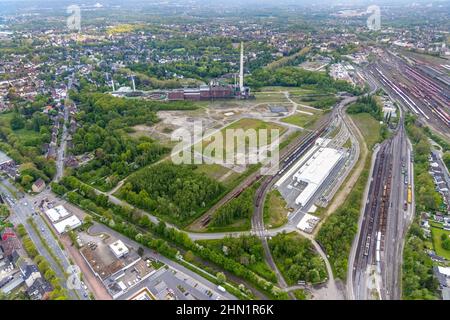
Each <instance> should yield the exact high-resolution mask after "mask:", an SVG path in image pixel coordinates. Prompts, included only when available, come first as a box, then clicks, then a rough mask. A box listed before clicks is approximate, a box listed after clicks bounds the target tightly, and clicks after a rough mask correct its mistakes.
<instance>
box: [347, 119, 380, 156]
mask: <svg viewBox="0 0 450 320" xmlns="http://www.w3.org/2000/svg"><path fill="white" fill-rule="evenodd" d="M350 116H351V118H352V119H353V121H354V122H355V124H356V125H357V126H358V128H359V130H361V133H362V135H363V136H364V139H365V140H366V143H367V148H368V149H369V150H372V148H373V147H374V146H375V144H377V143H378V142H379V141H380V139H381V135H380V127H381V125H380V123H379V122H378V121H377V120H375V119H374V118H373V117H372V116H371V115H370V114H368V113H358V114H352V115H350Z"/></svg>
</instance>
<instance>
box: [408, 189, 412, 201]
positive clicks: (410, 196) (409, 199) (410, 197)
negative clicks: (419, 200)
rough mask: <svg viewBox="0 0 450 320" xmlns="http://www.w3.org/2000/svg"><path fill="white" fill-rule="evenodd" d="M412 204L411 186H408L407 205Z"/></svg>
mask: <svg viewBox="0 0 450 320" xmlns="http://www.w3.org/2000/svg"><path fill="white" fill-rule="evenodd" d="M411 202H412V189H411V185H408V203H411Z"/></svg>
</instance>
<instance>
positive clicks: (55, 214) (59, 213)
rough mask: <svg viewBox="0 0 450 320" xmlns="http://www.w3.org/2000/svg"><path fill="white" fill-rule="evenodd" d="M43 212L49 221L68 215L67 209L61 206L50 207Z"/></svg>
mask: <svg viewBox="0 0 450 320" xmlns="http://www.w3.org/2000/svg"><path fill="white" fill-rule="evenodd" d="M45 214H46V215H47V217H48V218H49V219H50V220H51V222H56V221H58V220H61V219H62V218H64V217H67V216H69V215H70V213H69V211H67V210H66V208H64V207H63V206H57V207H54V208H51V209H48V210H47V211H46V212H45Z"/></svg>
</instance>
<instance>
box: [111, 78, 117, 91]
mask: <svg viewBox="0 0 450 320" xmlns="http://www.w3.org/2000/svg"><path fill="white" fill-rule="evenodd" d="M111 83H112V89H113V92H114V91H116V88H114V79H113V78H112V77H111Z"/></svg>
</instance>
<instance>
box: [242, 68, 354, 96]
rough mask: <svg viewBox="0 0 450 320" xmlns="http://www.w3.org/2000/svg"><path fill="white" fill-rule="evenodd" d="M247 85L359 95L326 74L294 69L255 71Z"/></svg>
mask: <svg viewBox="0 0 450 320" xmlns="http://www.w3.org/2000/svg"><path fill="white" fill-rule="evenodd" d="M247 84H248V85H249V86H251V87H252V88H260V87H263V86H287V87H300V86H311V87H316V88H320V89H324V90H326V91H347V92H352V93H359V89H358V88H357V87H353V86H352V85H350V84H349V83H347V82H346V81H341V80H334V79H332V78H331V77H330V76H329V75H327V74H324V73H320V72H313V71H307V70H303V69H300V68H296V67H282V68H278V69H276V70H267V69H259V70H256V71H255V72H254V73H253V74H252V75H251V76H250V77H248V78H247Z"/></svg>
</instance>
